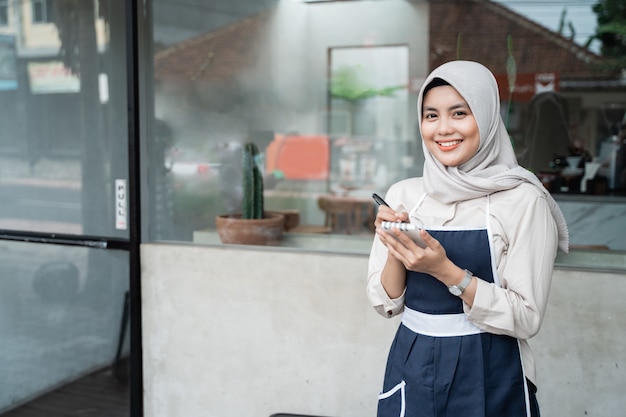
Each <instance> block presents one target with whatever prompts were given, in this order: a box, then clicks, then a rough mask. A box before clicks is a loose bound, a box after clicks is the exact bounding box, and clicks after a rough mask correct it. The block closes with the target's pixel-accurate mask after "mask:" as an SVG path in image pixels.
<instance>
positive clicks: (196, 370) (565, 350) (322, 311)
mask: <svg viewBox="0 0 626 417" xmlns="http://www.w3.org/2000/svg"><path fill="white" fill-rule="evenodd" d="M142 264H143V272H142V288H143V319H144V327H143V345H144V378H145V382H144V390H145V394H144V398H145V404H144V406H145V415H146V416H147V417H170V416H207V417H210V416H216V417H218V416H219V417H227V416H250V417H268V416H270V415H271V414H272V413H276V412H280V411H282V412H285V411H286V412H293V413H301V414H314V415H322V416H340V417H364V416H373V415H375V410H376V396H377V393H378V390H379V387H380V384H381V381H382V376H383V371H384V365H385V360H386V355H387V350H388V348H389V345H390V343H391V339H392V337H393V334H394V332H395V329H396V327H397V319H392V320H387V319H384V318H382V317H380V316H378V315H377V314H376V313H374V311H373V310H372V309H371V308H370V307H369V304H368V302H367V298H366V295H365V281H366V268H367V257H366V256H357V255H354V256H349V255H343V256H340V255H328V254H322V253H305V252H296V251H285V250H283V251H281V250H279V249H270V248H267V249H262V248H250V249H247V248H246V249H235V248H226V247H223V246H215V247H202V246H184V245H179V246H177V245H164V244H163V245H161V244H150V245H144V246H143V248H142ZM623 294H626V280H625V279H624V277H623V276H621V275H617V274H608V273H590V272H581V271H563V270H557V271H556V272H555V275H554V284H553V291H552V296H551V299H550V306H549V308H548V313H547V316H546V320H545V324H544V327H543V329H542V332H541V333H540V334H539V336H537V337H536V338H535V339H533V347H534V348H535V351H536V354H537V362H538V379H539V383H538V384H539V390H540V391H539V399H540V401H541V407H542V416H543V417H552V416H554V417H563V416H585V415H588V416H606V417H609V416H616V415H621V414H620V413H621V411H622V410H624V409H626V396H624V395H623V391H624V388H626V374H625V371H624V369H625V368H626V364H625V363H624V358H625V357H626V356H625V354H626V352H625V350H626V347H625V344H624V340H625V338H624V332H625V331H624V329H626V314H625V313H626V311H625V310H626V307H625V304H624V302H623V298H624V297H623ZM585 412H586V414H585Z"/></svg>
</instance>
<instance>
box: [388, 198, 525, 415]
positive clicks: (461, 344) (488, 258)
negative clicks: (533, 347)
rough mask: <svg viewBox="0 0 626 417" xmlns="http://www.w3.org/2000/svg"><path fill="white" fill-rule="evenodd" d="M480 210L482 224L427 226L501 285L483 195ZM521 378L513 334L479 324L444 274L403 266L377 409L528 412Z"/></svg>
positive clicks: (460, 261)
mask: <svg viewBox="0 0 626 417" xmlns="http://www.w3.org/2000/svg"><path fill="white" fill-rule="evenodd" d="M423 200H424V198H422V200H420V202H418V204H417V205H416V207H415V208H414V209H413V211H412V213H414V212H415V211H416V210H417V208H418V207H419V206H420V204H421V203H422V201H423ZM486 218H487V221H486V225H487V226H486V227H481V228H469V229H468V228H464V229H459V228H451V227H437V228H427V227H425V228H426V230H427V231H428V233H430V234H431V235H432V236H433V237H434V238H435V239H437V240H438V241H439V242H441V244H442V245H443V247H444V248H445V250H446V254H447V256H448V257H449V258H450V260H451V261H452V262H454V263H455V264H456V265H458V266H459V267H460V268H464V269H467V270H469V271H472V272H473V273H474V275H475V276H478V277H480V278H481V279H483V280H485V281H488V282H492V283H495V284H496V285H499V282H498V278H497V274H496V269H495V265H494V262H493V259H494V257H493V253H492V243H491V242H492V239H491V233H490V230H489V198H488V197H487V210H486ZM525 381H526V379H525V376H524V371H523V367H522V361H521V356H520V350H519V343H518V341H517V339H515V338H513V337H510V336H505V335H495V334H491V333H486V332H483V331H481V330H480V329H479V328H478V327H476V325H474V324H473V323H472V322H470V321H469V320H468V319H467V316H466V315H465V313H464V312H463V303H462V300H461V299H460V298H459V297H456V296H454V295H452V294H450V292H449V291H448V288H447V287H446V286H445V285H444V284H443V283H442V282H440V281H439V280H437V279H436V278H434V277H433V276H431V275H428V274H423V273H417V272H413V271H407V276H406V293H405V309H404V312H403V314H402V324H401V325H400V327H399V329H398V331H397V333H396V336H395V338H394V341H393V343H392V345H391V349H390V352H389V358H388V361H387V367H386V371H385V379H384V383H383V390H382V392H381V394H380V395H379V402H378V417H405V416H406V417H417V416H420V417H421V416H423V417H434V416H437V417H444V416H448V417H457V416H463V417H502V416H507V417H530V416H531V412H530V407H529V403H530V402H529V393H528V388H527V386H526V383H525ZM533 400H534V398H533Z"/></svg>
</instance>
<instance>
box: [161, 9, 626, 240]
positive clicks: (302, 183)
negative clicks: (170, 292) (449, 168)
mask: <svg viewBox="0 0 626 417" xmlns="http://www.w3.org/2000/svg"><path fill="white" fill-rule="evenodd" d="M380 3H381V4H379V3H377V2H374V3H371V2H368V3H364V2H318V3H315V4H314V3H311V4H307V3H306V2H293V1H267V2H263V3H259V2H252V1H250V2H244V3H240V4H238V5H229V6H227V5H225V4H224V5H222V3H221V2H217V1H216V2H212V4H214V5H216V6H217V5H218V4H220V5H222V6H223V7H221V6H220V7H221V8H220V10H219V12H218V11H217V9H213V8H211V7H206V8H200V7H198V8H194V16H192V15H191V11H190V10H186V9H185V7H187V6H188V5H187V6H185V5H182V4H181V5H180V7H181V13H180V14H179V15H178V20H177V19H176V18H175V17H174V16H173V15H171V14H167V11H168V10H170V9H171V7H172V4H171V3H165V2H160V1H158V0H157V1H155V21H154V38H155V44H154V47H155V59H154V65H155V67H154V72H155V80H154V95H155V117H156V118H157V119H158V122H157V123H158V126H159V130H162V128H163V127H164V128H165V129H166V130H167V132H168V139H167V145H164V143H165V142H163V140H162V139H161V138H160V137H159V135H154V137H153V139H152V143H153V144H154V145H155V146H156V147H161V149H162V151H160V152H157V154H153V156H154V158H156V164H154V165H153V166H155V167H156V168H154V170H153V171H152V172H151V175H153V177H154V181H153V183H154V184H162V185H163V186H162V187H161V186H158V187H157V188H156V189H153V190H152V191H153V193H155V194H156V195H157V196H156V197H155V204H156V205H155V208H154V210H155V211H157V212H160V213H162V218H163V219H166V218H167V219H170V221H169V222H167V221H165V220H164V221H157V222H155V223H156V224H159V225H164V224H166V225H167V226H159V227H161V231H158V232H157V231H156V230H152V238H153V239H157V240H159V239H166V240H167V239H173V240H186V241H190V240H194V236H196V237H197V236H198V232H200V233H205V238H206V233H209V234H210V233H211V231H212V230H213V228H214V218H215V216H216V215H218V214H223V213H234V212H237V210H239V207H240V204H241V173H240V171H239V168H240V149H241V145H242V144H243V143H244V142H246V141H250V140H252V141H254V142H256V143H257V144H258V145H259V148H260V149H261V151H262V160H263V167H264V176H265V183H266V187H265V198H266V208H267V209H269V210H275V211H280V210H284V211H287V210H289V211H297V212H298V217H299V228H298V227H296V228H293V229H291V230H290V232H289V233H291V235H290V236H293V233H299V232H302V231H304V230H306V232H307V233H308V232H311V231H315V232H317V233H318V234H323V237H324V238H326V239H331V237H332V238H336V237H337V236H339V235H344V236H346V235H349V236H351V237H354V238H355V239H359V238H361V239H363V240H365V241H367V240H370V239H371V236H372V229H371V219H372V213H373V210H374V208H375V207H374V205H373V202H372V200H371V197H370V196H371V193H372V192H373V191H376V192H378V193H380V194H384V192H385V191H386V189H387V187H388V186H389V185H390V184H391V183H393V182H395V181H397V180H399V179H401V178H406V177H409V176H417V175H420V174H421V169H422V166H421V164H422V162H421V161H422V158H423V157H422V155H421V145H420V143H419V134H418V132H417V131H416V126H417V124H416V121H415V117H416V114H415V100H416V92H417V91H418V89H419V87H420V83H421V79H422V78H423V77H424V75H425V74H426V73H428V71H429V70H430V69H432V68H434V67H436V66H437V65H439V64H441V63H443V62H446V61H450V60H454V59H468V60H476V61H480V62H481V63H483V64H485V65H487V66H488V67H489V68H490V69H491V70H492V72H494V74H496V78H497V81H498V84H499V86H500V90H501V108H502V116H503V119H504V120H505V121H506V123H507V127H508V129H509V132H510V134H511V140H512V141H513V143H514V146H515V149H516V152H517V155H518V159H519V161H520V163H521V164H522V165H524V166H525V167H527V168H528V169H530V170H531V171H532V172H534V173H535V174H536V175H537V176H538V177H539V178H540V179H541V180H542V181H543V182H544V184H545V185H546V187H547V188H549V189H550V191H551V192H553V193H554V194H555V195H556V196H562V197H557V198H558V199H562V198H570V197H574V198H575V199H576V201H578V202H580V204H582V205H583V206H584V205H585V204H586V206H584V207H583V206H580V207H577V208H573V209H572V210H573V211H572V216H575V214H574V213H576V212H578V211H579V210H592V211H593V207H591V206H589V204H592V205H593V204H600V203H598V202H597V200H590V199H589V197H592V196H597V197H599V198H600V197H601V198H605V199H606V198H612V199H613V200H612V201H613V202H617V203H619V201H621V200H619V198H620V196H622V195H624V194H625V191H626V183H625V181H626V178H625V177H626V175H624V174H623V173H622V172H623V170H624V163H623V162H622V159H623V157H622V156H621V155H622V153H623V149H624V146H623V145H622V141H623V140H624V139H623V138H620V134H622V135H623V133H620V132H623V129H622V126H623V124H624V122H625V120H624V111H625V109H626V107H625V106H624V105H623V103H622V102H623V99H622V98H621V97H623V94H624V89H625V88H626V85H625V84H624V83H623V80H622V78H621V75H620V72H619V71H616V68H615V67H613V66H610V65H605V63H606V60H605V59H604V58H603V57H602V56H601V55H600V54H599V53H598V50H599V47H598V45H597V43H596V44H594V45H595V46H593V48H592V49H587V48H585V46H584V45H582V44H581V43H580V41H579V38H576V39H574V37H569V38H568V37H567V36H566V35H567V34H566V33H558V32H557V30H556V28H555V29H553V30H549V29H548V28H546V27H545V26H543V25H544V24H545V23H544V21H543V20H541V19H540V18H541V17H542V16H541V15H542V11H541V10H542V9H541V7H540V6H537V8H536V9H537V14H536V16H537V20H534V19H533V16H532V13H530V15H528V14H526V15H521V14H515V13H512V12H511V9H509V8H507V7H506V2H502V4H501V3H499V2H487V3H485V2H423V3H422V2H403V1H394V2H380ZM382 3H384V6H383V5H382ZM383 7H384V14H385V16H393V18H392V19H379V18H377V17H376V13H378V12H379V11H380V12H381V13H382V8H383ZM546 7H548V6H546ZM378 8H381V9H380V10H379V9H378ZM545 10H547V9H545ZM545 10H544V11H545ZM589 13H590V14H591V15H592V14H593V12H591V11H590V8H589ZM200 15H202V16H204V17H205V18H204V19H199V18H198V16H200ZM468 15H471V16H480V19H481V21H480V22H477V21H476V20H475V19H467V18H466V17H467V16H468ZM592 19H593V16H592ZM200 20H202V22H200ZM381 20H383V21H381ZM540 20H541V22H539V21H540ZM487 26H488V27H489V31H488V33H487V32H485V31H484V30H483V28H484V27H487ZM161 164H165V165H164V167H165V168H161ZM616 198H617V199H618V200H615V199H616ZM559 201H561V200H559ZM568 201H569V200H568ZM594 201H596V202H595V203H593V202H594ZM600 201H601V200H600ZM568 204H570V205H572V203H571V202H569V203H568ZM615 207H616V209H617V210H618V211H619V210H621V208H620V207H621V205H620V204H615ZM569 220H570V219H568V221H569ZM595 221H597V222H602V221H603V219H596V220H595ZM570 226H571V227H574V228H576V227H579V226H578V225H576V224H574V225H573V226H572V225H570ZM156 227H157V226H153V229H154V228H156ZM623 228H624V225H623V224H622V223H619V224H617V228H616V229H617V230H620V229H621V230H623ZM574 235H576V233H574ZM583 240H584V239H583ZM592 240H593V239H592ZM621 240H622V241H623V239H621ZM196 241H199V240H197V239H196ZM201 241H202V242H215V243H218V241H216V240H211V239H208V240H201ZM617 241H618V242H617V243H615V240H613V241H612V243H611V244H610V245H609V246H610V248H611V249H613V248H617V249H626V242H620V239H617ZM290 242H291V241H290V240H289V239H287V242H286V245H290V244H291V243H290ZM594 242H595V241H594ZM574 243H576V242H574ZM579 243H581V244H582V243H586V242H584V241H581V242H579Z"/></svg>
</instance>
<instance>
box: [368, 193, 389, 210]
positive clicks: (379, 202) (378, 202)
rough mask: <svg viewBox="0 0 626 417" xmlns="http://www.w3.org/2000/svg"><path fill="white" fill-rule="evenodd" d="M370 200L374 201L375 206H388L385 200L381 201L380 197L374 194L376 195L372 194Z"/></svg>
mask: <svg viewBox="0 0 626 417" xmlns="http://www.w3.org/2000/svg"><path fill="white" fill-rule="evenodd" d="M372 198H373V199H374V201H375V202H376V204H378V205H379V206H387V207H389V204H387V203H386V202H385V200H383V198H382V197H381V196H379V195H378V194H376V193H374V194H372Z"/></svg>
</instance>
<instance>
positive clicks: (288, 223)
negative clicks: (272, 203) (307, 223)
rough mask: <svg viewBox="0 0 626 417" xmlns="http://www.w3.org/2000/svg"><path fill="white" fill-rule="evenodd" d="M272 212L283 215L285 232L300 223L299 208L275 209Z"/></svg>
mask: <svg viewBox="0 0 626 417" xmlns="http://www.w3.org/2000/svg"><path fill="white" fill-rule="evenodd" d="M272 213H278V214H282V215H283V216H284V217H285V232H288V231H290V230H291V229H293V228H294V227H296V226H298V225H299V224H300V210H298V209H293V210H276V211H273V212H272Z"/></svg>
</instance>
